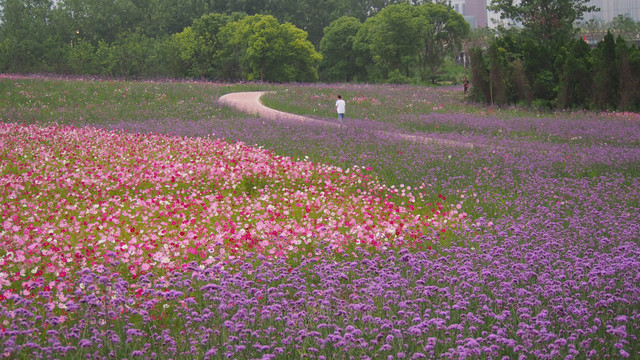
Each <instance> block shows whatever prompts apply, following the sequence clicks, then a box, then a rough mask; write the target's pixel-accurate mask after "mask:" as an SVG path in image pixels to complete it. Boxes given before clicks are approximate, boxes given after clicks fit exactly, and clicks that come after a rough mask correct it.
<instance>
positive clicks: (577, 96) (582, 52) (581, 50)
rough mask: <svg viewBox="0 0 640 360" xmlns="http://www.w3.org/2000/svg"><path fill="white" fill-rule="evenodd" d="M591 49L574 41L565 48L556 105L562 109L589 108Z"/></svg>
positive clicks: (581, 41) (583, 43) (580, 41)
mask: <svg viewBox="0 0 640 360" xmlns="http://www.w3.org/2000/svg"><path fill="white" fill-rule="evenodd" d="M592 72H593V65H592V58H591V48H590V47H589V45H588V44H587V43H586V42H584V41H583V40H579V39H575V40H573V41H572V42H571V43H569V46H568V47H567V51H566V54H565V55H564V63H563V66H562V72H561V75H560V79H559V80H560V81H559V84H558V87H559V91H558V105H559V106H560V107H563V108H585V107H589V102H590V101H591V90H592V88H593V82H592V79H593V77H592Z"/></svg>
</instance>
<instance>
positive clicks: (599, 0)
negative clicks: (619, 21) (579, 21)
mask: <svg viewBox="0 0 640 360" xmlns="http://www.w3.org/2000/svg"><path fill="white" fill-rule="evenodd" d="M589 5H595V6H597V7H598V8H600V11H594V12H590V13H587V14H585V15H584V20H591V19H596V20H602V21H604V22H611V20H613V18H615V17H616V16H618V15H629V17H631V18H632V19H633V20H634V21H640V0H591V2H590V3H589Z"/></svg>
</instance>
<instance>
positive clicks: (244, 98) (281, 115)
mask: <svg viewBox="0 0 640 360" xmlns="http://www.w3.org/2000/svg"><path fill="white" fill-rule="evenodd" d="M265 93H266V91H251V92H236V93H229V94H225V95H223V96H221V97H220V99H219V100H220V102H222V103H223V104H226V105H229V106H232V107H235V108H236V109H238V110H241V111H244V112H246V113H249V114H254V115H258V116H260V117H264V118H267V119H285V120H292V121H300V122H303V123H309V124H311V123H313V124H319V125H323V126H331V127H339V126H340V124H338V123H337V122H335V123H333V122H328V121H322V120H317V119H312V118H308V117H305V116H302V115H296V114H290V113H286V112H282V111H278V110H275V109H271V108H269V107H266V106H264V105H263V104H262V102H261V101H260V98H261V97H262V95H264V94H265ZM376 134H378V135H381V136H387V137H388V136H392V135H397V136H399V137H401V138H402V139H404V140H408V141H413V142H417V143H423V144H427V143H437V144H440V145H447V146H458V147H465V148H470V149H471V148H473V147H474V145H473V144H472V143H465V142H459V141H453V140H446V139H438V138H432V137H427V136H419V135H412V134H402V133H388V132H384V131H376Z"/></svg>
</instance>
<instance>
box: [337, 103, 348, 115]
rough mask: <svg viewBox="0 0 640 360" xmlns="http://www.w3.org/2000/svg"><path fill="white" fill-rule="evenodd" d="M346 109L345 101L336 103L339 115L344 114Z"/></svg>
mask: <svg viewBox="0 0 640 360" xmlns="http://www.w3.org/2000/svg"><path fill="white" fill-rule="evenodd" d="M346 107H347V104H346V103H345V102H344V100H343V99H338V101H336V109H337V110H338V114H344V110H345V108H346Z"/></svg>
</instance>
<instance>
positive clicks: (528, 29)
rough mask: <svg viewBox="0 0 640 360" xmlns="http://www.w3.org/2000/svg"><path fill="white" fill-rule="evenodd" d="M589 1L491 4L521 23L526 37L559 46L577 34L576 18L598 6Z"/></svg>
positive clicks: (536, 0) (498, 0)
mask: <svg viewBox="0 0 640 360" xmlns="http://www.w3.org/2000/svg"><path fill="white" fill-rule="evenodd" d="M589 3H590V0H554V1H549V0H529V1H519V2H514V1H513V0H493V1H492V2H491V5H490V6H489V7H488V8H489V9H490V10H493V11H496V12H499V13H500V18H501V19H506V20H510V22H511V24H521V25H522V26H523V27H524V29H523V35H524V36H525V37H526V38H527V39H529V40H531V41H535V42H537V43H539V44H541V46H543V47H550V48H554V49H558V48H559V47H561V46H562V45H564V44H566V43H567V42H568V41H569V40H570V39H571V38H572V36H573V35H574V34H575V32H576V31H575V28H574V24H575V23H576V22H577V21H579V20H581V19H582V17H583V15H584V14H585V13H588V12H591V11H595V10H597V8H596V7H595V6H590V5H589Z"/></svg>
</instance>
